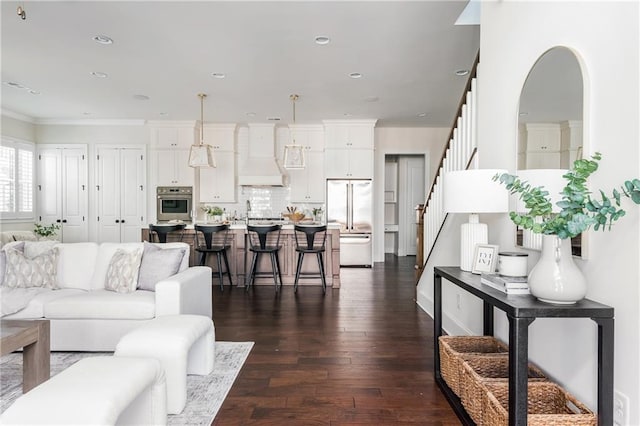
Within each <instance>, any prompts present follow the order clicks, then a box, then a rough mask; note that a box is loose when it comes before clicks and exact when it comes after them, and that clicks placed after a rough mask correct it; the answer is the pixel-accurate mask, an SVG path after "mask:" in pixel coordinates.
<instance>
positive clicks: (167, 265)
mask: <svg viewBox="0 0 640 426" xmlns="http://www.w3.org/2000/svg"><path fill="white" fill-rule="evenodd" d="M186 251H187V250H186V249H184V248H169V249H163V248H160V247H158V246H155V245H153V244H149V243H148V242H146V241H145V242H144V252H143V253H142V263H141V264H140V274H139V275H138V289H140V290H149V291H155V289H156V284H157V283H158V282H159V281H161V280H163V279H165V278H168V277H170V276H172V275H175V274H177V273H178V270H179V269H180V264H181V263H182V258H183V257H184V255H185V252H186Z"/></svg>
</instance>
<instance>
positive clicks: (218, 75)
mask: <svg viewBox="0 0 640 426" xmlns="http://www.w3.org/2000/svg"><path fill="white" fill-rule="evenodd" d="M211 76H212V77H213V78H220V79H222V78H225V77H226V76H227V75H226V74H225V73H223V72H212V73H211Z"/></svg>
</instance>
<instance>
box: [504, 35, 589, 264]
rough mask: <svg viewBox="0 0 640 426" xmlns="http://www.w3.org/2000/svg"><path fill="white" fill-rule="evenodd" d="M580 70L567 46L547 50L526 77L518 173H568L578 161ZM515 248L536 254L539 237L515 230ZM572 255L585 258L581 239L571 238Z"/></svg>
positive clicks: (539, 244) (580, 118)
mask: <svg viewBox="0 0 640 426" xmlns="http://www.w3.org/2000/svg"><path fill="white" fill-rule="evenodd" d="M583 93H584V85H583V78H582V70H581V69H580V64H579V63H578V59H577V58H576V56H575V55H574V53H573V52H572V51H571V50H569V49H567V48H565V47H554V48H553V49H550V50H548V51H547V52H545V53H544V54H543V55H542V56H541V57H540V58H539V59H538V61H537V62H536V63H535V64H534V66H533V68H532V69H531V71H530V72H529V75H528V76H527V80H526V81H525V83H524V86H523V88H522V92H521V94H520V107H519V111H518V160H517V164H518V170H524V169H569V168H571V166H572V165H573V162H574V161H575V160H576V159H578V158H581V157H582V152H583V143H582V134H583V124H582V119H583V96H584V95H583ZM516 245H518V246H521V247H524V248H530V249H536V250H539V249H540V247H541V238H540V237H539V236H534V235H532V234H530V233H528V232H527V231H525V232H523V231H522V230H520V229H519V230H518V231H517V235H516ZM571 246H572V251H573V254H574V255H575V256H582V257H585V256H584V255H585V254H586V251H585V250H583V244H582V238H581V236H578V237H576V238H574V239H572V244H571Z"/></svg>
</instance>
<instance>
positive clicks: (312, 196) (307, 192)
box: [289, 141, 325, 203]
mask: <svg viewBox="0 0 640 426" xmlns="http://www.w3.org/2000/svg"><path fill="white" fill-rule="evenodd" d="M296 142H297V141H296ZM304 155H305V162H306V167H305V168H304V169H302V170H289V187H290V188H291V202H292V203H324V199H325V187H324V185H325V184H324V182H325V180H324V153H323V152H322V151H305V153H304Z"/></svg>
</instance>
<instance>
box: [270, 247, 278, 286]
mask: <svg viewBox="0 0 640 426" xmlns="http://www.w3.org/2000/svg"><path fill="white" fill-rule="evenodd" d="M269 257H270V258H271V269H272V271H273V283H274V284H275V286H276V293H277V292H278V265H277V264H276V254H275V253H274V252H271V253H269Z"/></svg>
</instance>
